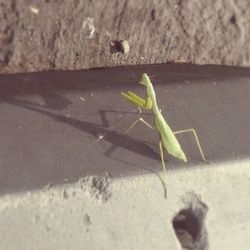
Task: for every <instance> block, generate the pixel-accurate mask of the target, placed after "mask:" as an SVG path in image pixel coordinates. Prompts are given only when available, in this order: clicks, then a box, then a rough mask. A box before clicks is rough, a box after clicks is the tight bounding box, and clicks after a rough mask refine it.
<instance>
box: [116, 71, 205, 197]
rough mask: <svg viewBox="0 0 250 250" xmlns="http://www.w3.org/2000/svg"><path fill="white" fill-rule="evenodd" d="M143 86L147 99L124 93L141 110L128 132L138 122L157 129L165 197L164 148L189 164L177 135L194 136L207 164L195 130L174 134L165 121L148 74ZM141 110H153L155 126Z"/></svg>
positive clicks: (145, 76) (145, 75)
mask: <svg viewBox="0 0 250 250" xmlns="http://www.w3.org/2000/svg"><path fill="white" fill-rule="evenodd" d="M139 83H140V84H141V85H143V86H145V87H146V98H145V99H144V98H142V97H140V96H138V95H136V94H135V93H133V92H131V91H128V92H127V93H124V92H122V93H121V95H122V96H123V97H124V98H125V99H126V100H127V101H129V102H131V103H132V104H134V105H136V106H137V107H138V108H139V110H140V118H138V119H137V120H136V121H135V122H134V123H133V124H132V125H131V126H130V127H129V129H128V130H127V131H126V133H128V132H129V131H130V130H131V129H132V128H133V127H134V126H135V125H136V124H137V123H138V122H142V123H144V124H145V125H146V126H148V127H149V128H151V129H156V130H157V131H158V133H159V135H160V140H159V149H160V157H161V162H162V167H163V172H164V174H165V184H164V186H165V197H166V196H167V192H166V190H167V169H166V165H165V161H164V154H163V147H164V148H165V150H166V151H167V152H168V153H169V154H170V155H172V156H173V157H175V158H177V159H180V160H182V161H184V162H187V157H186V155H185V153H184V151H183V150H182V148H181V146H180V143H179V142H178V140H177V138H176V136H175V135H176V134H181V133H185V132H191V133H193V135H194V138H195V140H196V143H197V146H198V149H199V151H200V154H201V156H202V159H203V161H205V162H207V160H206V158H205V156H204V153H203V151H202V148H201V145H200V142H199V139H198V136H197V134H196V131H195V129H193V128H190V129H185V130H180V131H175V132H173V131H172V129H171V128H170V126H169V125H168V123H167V121H166V120H165V119H164V117H163V115H162V113H161V110H160V109H159V108H158V104H157V100H156V94H155V91H154V87H153V84H152V83H151V81H150V79H149V77H148V75H147V74H146V73H143V74H142V77H141V80H140V82H139ZM141 108H143V109H149V110H152V112H153V114H154V126H151V125H150V124H149V123H148V122H146V121H145V120H144V119H143V118H142V117H141V115H142V112H141Z"/></svg>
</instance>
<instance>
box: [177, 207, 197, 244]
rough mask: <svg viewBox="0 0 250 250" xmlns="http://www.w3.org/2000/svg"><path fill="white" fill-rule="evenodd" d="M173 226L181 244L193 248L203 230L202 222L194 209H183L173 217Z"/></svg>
mask: <svg viewBox="0 0 250 250" xmlns="http://www.w3.org/2000/svg"><path fill="white" fill-rule="evenodd" d="M173 227H174V230H175V233H176V236H177V238H178V239H179V241H180V243H181V246H182V247H183V248H185V249H192V248H193V246H194V244H195V241H196V239H197V238H198V236H199V235H200V232H201V226H200V222H199V220H198V218H197V217H196V216H195V215H194V213H193V212H192V210H191V209H184V210H181V211H180V212H179V213H178V214H177V215H176V216H175V217H174V219H173Z"/></svg>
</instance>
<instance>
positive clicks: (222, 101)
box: [0, 64, 250, 194]
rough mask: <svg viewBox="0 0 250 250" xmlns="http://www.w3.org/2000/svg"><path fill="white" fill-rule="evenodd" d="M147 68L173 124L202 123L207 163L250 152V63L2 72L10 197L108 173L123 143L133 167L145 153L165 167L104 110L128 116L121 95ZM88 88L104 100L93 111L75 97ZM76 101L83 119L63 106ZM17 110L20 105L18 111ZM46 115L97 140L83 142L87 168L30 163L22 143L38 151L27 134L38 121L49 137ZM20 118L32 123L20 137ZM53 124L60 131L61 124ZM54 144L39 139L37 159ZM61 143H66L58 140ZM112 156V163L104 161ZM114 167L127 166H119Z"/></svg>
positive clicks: (1, 183) (3, 183)
mask: <svg viewBox="0 0 250 250" xmlns="http://www.w3.org/2000/svg"><path fill="white" fill-rule="evenodd" d="M143 72H147V73H148V74H149V75H154V77H153V82H155V89H156V93H157V96H158V101H159V104H160V107H161V108H162V112H163V114H167V117H168V119H169V121H171V126H172V127H174V128H176V130H177V129H185V128H189V127H194V128H196V129H197V130H198V132H199V137H200V138H201V141H202V146H203V148H204V151H205V154H206V156H207V158H208V160H209V161H211V162H214V161H218V160H219V161H225V160H232V159H235V158H239V159H240V158H242V157H249V150H248V147H246V145H249V143H250V139H249V137H246V136H245V135H246V134H248V130H249V127H248V126H247V124H249V119H250V117H249V116H246V114H247V113H248V111H249V108H250V101H249V100H250V84H249V81H250V70H249V69H246V68H237V67H224V66H196V65H190V64H181V65H179V64H178V65H175V64H168V65H150V66H139V67H129V68H127V67H116V68H111V69H92V70H81V71H70V72H69V71H67V72H66V71H55V72H43V73H29V74H17V75H2V76H0V103H1V105H0V110H1V113H2V122H1V124H0V129H1V131H2V132H3V134H4V136H3V139H2V140H1V142H0V149H1V150H0V151H1V152H2V153H1V154H2V155H0V156H1V161H0V171H1V174H0V190H1V191H0V192H1V193H2V194H4V193H9V192H19V191H22V190H30V189H36V188H40V187H43V186H45V185H46V184H48V183H53V184H61V183H64V179H65V178H67V177H70V178H69V179H70V181H72V182H75V181H76V180H78V179H79V178H80V177H83V176H85V175H88V174H99V173H103V171H105V169H106V168H105V166H106V165H107V166H111V167H112V166H114V165H117V161H114V160H113V158H111V155H112V153H113V151H114V150H115V149H116V148H117V147H119V148H122V151H121V152H122V155H123V156H124V157H123V159H126V160H127V159H129V158H130V157H131V153H134V155H135V160H131V163H129V162H128V164H130V165H131V166H132V165H133V164H134V165H135V167H136V164H137V160H138V162H140V161H141V159H140V157H141V156H143V157H145V158H146V159H148V160H149V161H150V160H154V161H155V163H153V162H152V169H154V167H155V166H157V165H160V158H159V155H158V152H157V149H156V150H155V149H152V146H150V145H149V144H148V143H145V142H144V141H143V140H144V137H146V136H145V132H144V130H142V129H140V130H138V135H139V137H140V138H142V140H140V139H139V140H138V138H135V137H133V136H130V135H124V134H122V133H119V131H117V130H115V129H112V128H111V127H110V124H111V123H112V122H110V120H109V119H108V118H107V117H106V113H109V112H113V113H116V112H117V113H122V112H120V111H124V107H125V108H127V107H128V105H127V104H124V102H123V101H122V100H121V97H120V95H119V92H120V91H122V90H123V91H124V90H127V89H130V90H133V89H135V88H136V90H137V89H138V88H139V87H140V86H138V84H136V83H137V81H138V80H139V79H140V75H141V73H143ZM142 91H144V90H142ZM90 92H93V93H94V94H95V97H96V99H95V100H98V102H92V103H91V105H89V106H88V108H87V109H86V108H85V106H81V105H78V106H77V105H76V106H74V104H75V102H76V99H75V97H77V98H78V99H79V98H80V96H81V95H83V94H84V93H90ZM72 93H73V95H72ZM40 99H43V103H42V104H41V102H39V101H38V100H40ZM6 105H7V106H6ZM72 105H73V106H74V107H75V110H73V112H76V113H77V112H78V114H80V118H79V116H78V117H69V116H67V115H65V113H64V111H65V110H70V109H71V108H72ZM10 107H11V108H10ZM13 107H16V109H15V110H14V111H13ZM22 110H23V111H24V110H26V111H32V112H30V113H29V116H30V117H31V118H29V119H30V120H32V121H33V123H32V124H30V123H29V124H28V122H27V123H26V124H25V120H22V119H24V118H23V113H22V112H23V111H22ZM128 113H129V112H128ZM35 114H36V115H35ZM25 115H27V113H25ZM136 115H137V114H136ZM114 116H117V114H114ZM32 117H33V118H32ZM40 117H46V120H41V121H43V122H44V123H46V122H47V123H48V124H50V120H52V121H56V122H59V123H60V124H63V125H65V126H67V127H70V128H73V129H76V130H77V131H78V133H79V141H80V140H81V139H80V137H81V136H82V135H83V134H86V135H87V136H90V137H91V138H92V139H91V140H87V139H86V142H85V144H86V145H85V144H84V145H83V152H85V151H84V150H85V149H86V153H85V154H86V155H84V156H83V157H85V158H86V159H87V162H89V165H90V166H89V168H88V169H87V168H84V169H82V168H81V166H80V164H78V165H77V164H75V165H74V164H73V163H72V164H71V165H70V166H69V167H67V168H62V167H60V166H59V167H58V166H55V164H47V165H46V164H44V165H43V162H42V161H43V160H41V161H40V162H39V164H41V166H43V169H41V168H40V167H39V166H40V165H38V166H36V167H37V168H35V167H34V162H35V160H34V159H31V160H29V157H31V156H30V155H29V152H26V154H25V155H24V156H22V154H23V151H22V149H21V147H22V145H25V146H27V144H29V147H30V148H32V147H33V143H35V141H32V140H31V139H29V137H31V136H33V135H30V134H29V132H28V131H29V128H30V129H31V128H32V129H33V128H34V126H35V127H36V126H37V127H38V128H41V130H39V129H37V130H38V131H40V132H39V133H44V135H43V134H40V136H41V137H42V136H45V134H46V131H45V130H43V129H42V128H43V127H39V126H40V125H39V124H38V122H39V119H40ZM90 117H91V118H90ZM151 119H152V117H151ZM17 121H22V122H23V123H24V124H25V127H26V128H27V130H25V131H26V132H25V133H27V134H26V135H23V137H20V138H19V135H18V134H17V132H16V130H17V129H16V127H15V124H16V122H17ZM99 121H101V122H99ZM184 124H185V125H184ZM42 125H43V124H42ZM42 125H41V126H42ZM181 125H182V126H185V127H182V126H181ZM49 126H50V125H48V127H49ZM53 126H54V125H53ZM54 129H55V132H56V130H57V127H54ZM30 131H33V130H30ZM16 135H17V136H16ZM97 135H105V136H104V138H103V141H104V142H105V143H107V145H108V146H109V147H108V149H107V150H104V151H102V153H100V154H99V155H98V160H97V162H98V163H100V162H103V166H102V168H101V169H100V167H98V166H96V165H98V164H94V160H95V159H93V158H94V157H93V156H92V155H90V154H92V153H90V152H93V155H94V151H95V150H96V148H95V146H93V147H92V148H91V147H90V146H89V143H90V142H91V141H93V138H96V136H97ZM35 137H36V136H35ZM58 137H60V135H59V134H56V136H55V141H56V140H59V139H60V138H58ZM69 138H70V137H69ZM148 141H150V140H149V139H148ZM180 141H181V145H183V148H184V149H186V150H187V151H188V154H189V155H190V158H192V157H191V156H192V155H194V156H196V155H198V154H197V152H196V149H195V144H192V146H190V143H193V142H192V139H190V138H186V137H185V138H183V137H182V136H181V137H180ZM55 143H56V142H55ZM193 145H194V146H193ZM50 147H51V150H55V148H53V147H52V146H51V145H46V143H44V144H41V145H40V148H39V147H38V149H39V150H40V151H37V152H36V153H35V155H32V157H33V158H36V157H38V156H39V155H40V154H41V153H42V151H43V150H46V149H47V148H50ZM56 147H62V145H61V144H60V140H59V142H58V144H57V146H56ZM191 148H194V149H191ZM12 149H13V150H12ZM67 150H69V152H67V151H65V152H64V153H65V154H71V155H73V156H72V157H75V155H74V150H75V148H73V147H72V149H71V148H67ZM91 156H92V157H91ZM55 157H57V156H56V155H55ZM59 157H61V158H60V159H61V160H62V161H65V160H67V159H66V158H63V157H62V156H59ZM90 157H91V158H90ZM106 157H107V158H109V160H106ZM15 159H16V160H15ZM48 159H49V158H48ZM48 159H47V160H48ZM168 159H169V163H170V165H169V167H170V168H173V166H172V165H171V162H174V163H176V162H175V161H174V160H173V159H171V158H168ZM121 161H122V159H121ZM91 162H92V164H93V166H92V165H91ZM13 163H15V164H13ZM191 163H192V165H195V164H194V162H192V161H191ZM105 164H106V165H105ZM150 164H151V162H150ZM94 165H95V166H94ZM107 169H108V167H107ZM113 169H115V167H114V168H113ZM152 169H151V170H152ZM151 170H150V171H151ZM39 171H40V172H39ZM91 171H93V172H91ZM114 171H116V172H117V171H118V172H119V171H121V170H116V169H115V170H114ZM126 171H127V172H124V173H119V174H126V175H130V174H134V173H133V171H131V168H126ZM38 172H39V174H38ZM41 174H42V175H41ZM119 174H118V175H119ZM114 175H116V174H114Z"/></svg>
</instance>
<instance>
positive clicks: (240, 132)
mask: <svg viewBox="0 0 250 250" xmlns="http://www.w3.org/2000/svg"><path fill="white" fill-rule="evenodd" d="M142 72H147V73H148V74H149V75H152V76H154V77H153V82H154V86H155V90H156V93H157V97H158V102H159V106H160V108H161V112H162V113H163V114H164V117H167V119H168V122H169V124H170V125H171V127H172V128H173V129H174V130H179V129H186V128H189V127H194V128H195V129H196V131H197V134H198V136H199V139H200V142H201V144H202V147H203V150H204V152H205V155H206V157H207V159H208V161H209V164H208V163H204V162H202V161H201V160H200V154H199V151H198V149H197V145H196V144H195V143H194V138H193V137H192V136H191V135H188V134H186V135H184V134H183V135H179V136H178V139H179V141H180V143H181V146H182V147H183V149H184V151H185V153H186V154H187V158H188V163H187V164H184V163H182V162H180V161H177V160H174V159H173V158H171V157H170V156H168V155H166V163H167V167H168V184H167V193H168V196H167V199H165V198H164V186H163V184H162V183H163V180H164V179H163V178H164V175H163V174H162V166H161V161H160V156H159V154H158V148H157V143H158V139H159V138H158V134H157V133H155V132H154V131H151V130H149V129H148V128H147V127H144V126H143V125H142V124H139V125H138V127H136V128H134V130H133V131H131V132H130V133H129V134H125V133H124V131H125V130H126V129H127V128H128V127H129V125H131V123H132V122H133V121H134V120H135V119H136V118H137V117H138V111H136V109H135V107H133V106H132V105H130V104H129V103H126V102H125V101H124V100H122V98H121V96H120V92H121V91H126V90H128V89H130V90H132V91H135V92H136V93H138V94H141V95H143V93H144V89H143V87H142V86H140V85H139V84H137V82H138V79H139V78H140V75H141V74H142ZM249 82H250V70H249V69H247V68H239V67H225V66H220V67H219V66H211V65H210V66H197V65H189V64H181V65H178V64H177V65H176V64H168V65H150V66H136V67H129V68H127V67H116V68H112V69H94V70H81V71H65V72H63V71H55V72H43V73H25V74H15V75H2V76H0V104H1V105H0V113H1V118H0V131H1V134H0V249H4V250H19V249H27V250H33V249H41V250H45V249H55V250H57V249H58V250H59V249H62V250H64V249H65V250H66V249H73V250H80V249H87V250H88V249H96V250H99V249H105V250H106V249H119V250H120V249H143V250H145V249H160V250H161V249H162V250H164V249H171V250H172V249H173V250H175V249H176V250H177V249H178V250H184V249H188V250H208V249H209V250H214V249H215V250H217V249H220V250H224V249H226V250H235V249H239V250H248V249H249V244H250V237H249V235H250V213H249V211H250V199H249V197H250V171H249V167H250V160H249V159H250V158H249V156H250V149H249V145H250V137H249V136H248V135H249V124H250V122H249V121H250V117H249V115H248V114H249V109H250V84H249ZM143 116H144V118H145V119H146V120H147V121H149V122H152V115H150V114H148V112H145V113H144V114H143Z"/></svg>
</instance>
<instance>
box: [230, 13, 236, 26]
mask: <svg viewBox="0 0 250 250" xmlns="http://www.w3.org/2000/svg"><path fill="white" fill-rule="evenodd" d="M229 22H230V23H231V24H236V17H235V15H232V16H231V17H230V19H229Z"/></svg>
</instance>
